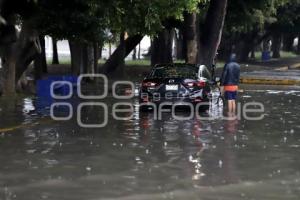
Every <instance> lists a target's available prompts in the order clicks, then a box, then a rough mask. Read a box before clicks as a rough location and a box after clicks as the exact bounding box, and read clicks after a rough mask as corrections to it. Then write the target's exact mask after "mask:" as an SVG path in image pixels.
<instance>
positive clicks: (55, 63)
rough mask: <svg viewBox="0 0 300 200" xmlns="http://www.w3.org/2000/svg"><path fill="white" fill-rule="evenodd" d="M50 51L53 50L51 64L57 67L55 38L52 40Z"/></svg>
mask: <svg viewBox="0 0 300 200" xmlns="http://www.w3.org/2000/svg"><path fill="white" fill-rule="evenodd" d="M52 49H53V56H52V64H53V65H58V64H59V59H58V52H57V40H56V39H55V38H52Z"/></svg>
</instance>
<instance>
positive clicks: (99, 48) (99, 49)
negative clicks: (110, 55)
mask: <svg viewBox="0 0 300 200" xmlns="http://www.w3.org/2000/svg"><path fill="white" fill-rule="evenodd" d="M102 51H103V42H102V41H101V42H100V43H99V44H98V54H97V55H98V60H99V59H102Z"/></svg>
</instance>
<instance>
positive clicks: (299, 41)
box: [297, 34, 300, 55]
mask: <svg viewBox="0 0 300 200" xmlns="http://www.w3.org/2000/svg"><path fill="white" fill-rule="evenodd" d="M297 54H298V55H300V34H299V35H298V45H297Z"/></svg>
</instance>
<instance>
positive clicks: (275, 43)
mask: <svg viewBox="0 0 300 200" xmlns="http://www.w3.org/2000/svg"><path fill="white" fill-rule="evenodd" d="M281 42H282V36H281V34H280V33H274V34H273V36H272V51H273V55H272V57H273V58H280V49H281Z"/></svg>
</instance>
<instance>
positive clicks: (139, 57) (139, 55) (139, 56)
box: [138, 43, 141, 60]
mask: <svg viewBox="0 0 300 200" xmlns="http://www.w3.org/2000/svg"><path fill="white" fill-rule="evenodd" d="M138 59H139V60H141V43H139V45H138Z"/></svg>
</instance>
